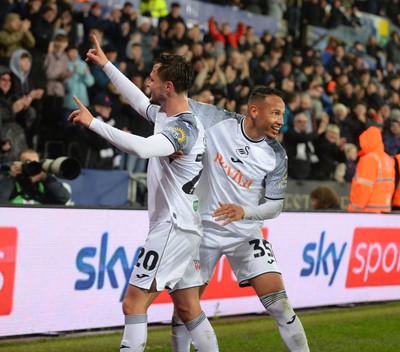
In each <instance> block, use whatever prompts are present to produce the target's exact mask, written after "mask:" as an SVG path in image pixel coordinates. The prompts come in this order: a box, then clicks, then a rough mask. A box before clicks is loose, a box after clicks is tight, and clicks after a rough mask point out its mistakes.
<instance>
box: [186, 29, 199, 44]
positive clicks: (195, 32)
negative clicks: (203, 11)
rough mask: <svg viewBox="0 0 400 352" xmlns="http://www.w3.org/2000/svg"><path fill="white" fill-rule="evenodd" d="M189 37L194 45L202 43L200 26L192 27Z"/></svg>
mask: <svg viewBox="0 0 400 352" xmlns="http://www.w3.org/2000/svg"><path fill="white" fill-rule="evenodd" d="M187 37H188V38H189V39H191V40H192V41H193V42H194V43H199V42H200V41H201V31H200V28H199V26H194V27H192V28H191V29H190V30H189V32H188V35H187Z"/></svg>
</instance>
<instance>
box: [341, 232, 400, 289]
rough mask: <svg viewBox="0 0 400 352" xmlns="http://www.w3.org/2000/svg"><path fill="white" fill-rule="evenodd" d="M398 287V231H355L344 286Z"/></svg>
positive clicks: (399, 262) (399, 235)
mask: <svg viewBox="0 0 400 352" xmlns="http://www.w3.org/2000/svg"><path fill="white" fill-rule="evenodd" d="M395 285H400V229H399V228H356V229H355V230H354V236H353V244H352V248H351V253H350V259H349V267H348V271H347V279H346V287H347V288H357V287H371V286H395Z"/></svg>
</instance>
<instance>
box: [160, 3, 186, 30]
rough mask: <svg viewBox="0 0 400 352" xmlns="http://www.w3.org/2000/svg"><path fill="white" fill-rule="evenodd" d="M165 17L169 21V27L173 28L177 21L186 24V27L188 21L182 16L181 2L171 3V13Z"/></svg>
mask: <svg viewBox="0 0 400 352" xmlns="http://www.w3.org/2000/svg"><path fill="white" fill-rule="evenodd" d="M164 19H165V20H166V21H167V22H168V26H169V28H172V27H173V26H174V24H175V23H177V22H180V23H182V24H183V25H184V26H185V29H186V21H185V19H184V18H183V17H182V16H181V5H180V4H179V2H172V3H171V6H170V10H169V13H168V15H166V16H165V17H164Z"/></svg>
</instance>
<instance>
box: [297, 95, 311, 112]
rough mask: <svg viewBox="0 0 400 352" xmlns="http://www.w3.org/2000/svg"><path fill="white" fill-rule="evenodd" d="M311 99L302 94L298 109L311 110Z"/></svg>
mask: <svg viewBox="0 0 400 352" xmlns="http://www.w3.org/2000/svg"><path fill="white" fill-rule="evenodd" d="M311 107H312V104H311V97H310V96H309V95H308V94H302V96H301V99H300V109H301V110H303V111H305V110H309V109H311Z"/></svg>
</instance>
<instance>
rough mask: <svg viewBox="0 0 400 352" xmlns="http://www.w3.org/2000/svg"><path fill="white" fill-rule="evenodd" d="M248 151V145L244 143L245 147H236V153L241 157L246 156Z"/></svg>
mask: <svg viewBox="0 0 400 352" xmlns="http://www.w3.org/2000/svg"><path fill="white" fill-rule="evenodd" d="M249 153H250V147H249V146H248V145H246V146H245V147H242V148H238V149H236V154H237V155H239V156H240V157H242V158H247V157H248V156H249Z"/></svg>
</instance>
